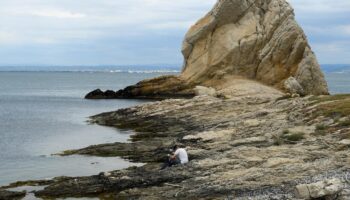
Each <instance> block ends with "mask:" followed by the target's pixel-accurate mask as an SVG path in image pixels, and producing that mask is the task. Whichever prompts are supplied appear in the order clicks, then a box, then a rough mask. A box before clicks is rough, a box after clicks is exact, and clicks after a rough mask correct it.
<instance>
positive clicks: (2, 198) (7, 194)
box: [0, 189, 26, 200]
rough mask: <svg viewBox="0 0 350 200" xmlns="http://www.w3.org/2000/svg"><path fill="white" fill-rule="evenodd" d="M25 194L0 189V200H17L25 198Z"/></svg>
mask: <svg viewBox="0 0 350 200" xmlns="http://www.w3.org/2000/svg"><path fill="white" fill-rule="evenodd" d="M25 194H26V193H25V192H13V191H7V190H1V189H0V200H19V199H22V198H23V197H24V196H25Z"/></svg>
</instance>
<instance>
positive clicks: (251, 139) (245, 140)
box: [231, 136, 267, 146]
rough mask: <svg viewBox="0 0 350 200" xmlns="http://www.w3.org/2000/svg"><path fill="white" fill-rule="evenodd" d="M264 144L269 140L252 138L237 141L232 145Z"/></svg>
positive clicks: (261, 137)
mask: <svg viewBox="0 0 350 200" xmlns="http://www.w3.org/2000/svg"><path fill="white" fill-rule="evenodd" d="M263 142H267V138H266V137H263V136H260V137H251V138H245V139H239V140H235V141H233V142H232V143H231V145H232V146H238V145H247V144H255V143H263Z"/></svg>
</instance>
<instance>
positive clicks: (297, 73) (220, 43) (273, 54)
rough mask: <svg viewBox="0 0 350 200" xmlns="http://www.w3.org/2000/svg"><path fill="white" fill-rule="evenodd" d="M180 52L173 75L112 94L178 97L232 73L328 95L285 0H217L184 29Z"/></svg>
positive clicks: (231, 78) (216, 84)
mask: <svg viewBox="0 0 350 200" xmlns="http://www.w3.org/2000/svg"><path fill="white" fill-rule="evenodd" d="M182 53H183V56H184V60H185V62H184V63H185V64H184V67H183V70H182V73H181V74H180V75H179V76H178V77H176V76H167V77H162V78H156V79H151V80H146V81H142V82H140V83H138V84H137V85H135V86H131V87H128V88H126V89H124V90H121V91H119V92H118V93H117V95H116V98H139V97H148V98H151V97H153V96H154V97H156V98H157V97H159V96H162V97H164V96H165V97H167V96H182V95H183V94H186V95H188V94H193V91H191V89H194V88H195V87H196V86H198V85H201V86H206V87H213V88H215V89H216V90H218V89H221V88H222V86H223V85H229V84H230V83H234V82H235V80H236V79H237V77H239V78H246V79H251V80H256V81H258V82H260V83H262V84H265V85H267V86H271V87H274V88H276V89H279V90H281V91H284V92H288V93H294V92H295V87H294V86H298V88H297V92H298V93H299V94H300V95H304V94H306V95H307V94H313V95H323V94H328V88H327V83H326V81H325V78H324V75H323V73H322V72H321V69H320V66H319V64H318V62H317V59H316V56H315V54H314V53H313V52H312V50H311V47H310V46H309V44H308V41H307V38H306V36H305V34H304V32H303V30H302V29H301V27H300V26H299V25H298V24H297V22H296V21H295V19H294V12H293V9H292V7H291V6H290V5H289V4H288V3H287V1H286V0H218V2H217V3H216V4H215V6H214V8H213V9H212V10H211V11H210V12H209V13H208V14H207V15H206V16H205V17H203V18H202V19H200V20H199V21H198V22H197V23H196V24H195V25H193V26H192V27H191V28H190V30H189V31H188V33H187V34H186V37H185V39H184V42H183V47H182ZM291 78H292V79H293V87H292V88H290V87H288V86H289V85H290V80H291ZM174 80H175V82H174ZM286 86H287V87H286ZM291 90H292V91H291Z"/></svg>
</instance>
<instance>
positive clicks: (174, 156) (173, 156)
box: [170, 150, 179, 160]
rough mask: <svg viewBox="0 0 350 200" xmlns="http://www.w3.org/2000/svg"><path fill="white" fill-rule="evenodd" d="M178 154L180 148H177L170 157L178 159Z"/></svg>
mask: <svg viewBox="0 0 350 200" xmlns="http://www.w3.org/2000/svg"><path fill="white" fill-rule="evenodd" d="M178 154H179V150H176V151H175V152H174V153H173V155H172V156H171V157H170V158H171V159H173V160H174V159H176V156H177V155H178Z"/></svg>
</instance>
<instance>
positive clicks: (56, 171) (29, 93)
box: [0, 72, 350, 185]
mask: <svg viewBox="0 0 350 200" xmlns="http://www.w3.org/2000/svg"><path fill="white" fill-rule="evenodd" d="M159 75H163V74H162V73H102V72H101V73H89V72H0V163H1V164H0V185H5V184H8V183H10V182H14V181H18V180H29V179H45V178H51V177H55V176H63V175H64V176H83V175H91V174H97V173H99V172H101V171H109V170H114V169H120V168H125V167H127V166H130V165H131V163H129V162H128V161H125V160H122V159H119V158H99V157H87V156H69V157H58V156H51V154H54V153H57V152H61V151H63V150H67V149H76V148H82V147H86V146H89V145H92V144H99V143H110V142H116V141H127V140H128V138H129V136H130V134H131V133H130V132H123V131H120V130H117V129H113V128H108V127H102V126H97V125H88V124H87V123H86V120H87V117H88V116H91V115H94V114H98V113H101V112H106V111H112V110H116V109H119V108H123V107H129V106H132V105H135V104H139V103H142V102H143V101H137V100H98V101H89V100H84V99H83V96H84V95H85V94H86V93H87V92H89V91H91V90H93V89H96V88H101V89H115V90H117V89H120V88H124V87H125V86H127V85H130V84H134V83H136V82H138V81H140V80H142V79H146V78H151V77H154V76H159ZM327 80H328V82H329V87H330V90H331V92H332V93H333V94H335V93H350V78H349V74H341V73H338V74H337V73H329V74H327Z"/></svg>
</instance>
